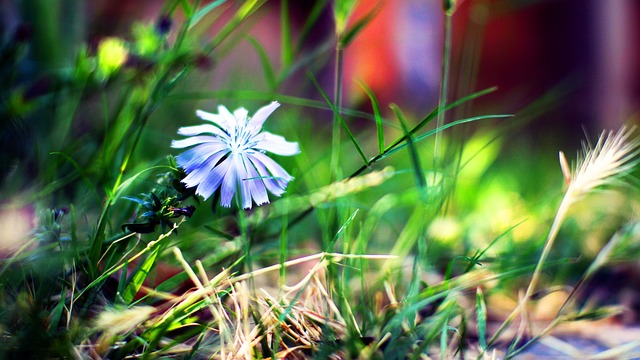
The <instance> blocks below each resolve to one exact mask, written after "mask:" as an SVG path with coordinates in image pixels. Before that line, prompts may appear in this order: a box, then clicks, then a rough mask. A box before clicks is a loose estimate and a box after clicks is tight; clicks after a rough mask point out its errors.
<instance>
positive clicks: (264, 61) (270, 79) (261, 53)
mask: <svg viewBox="0 0 640 360" xmlns="http://www.w3.org/2000/svg"><path fill="white" fill-rule="evenodd" d="M247 41H249V43H250V44H251V45H252V46H253V47H254V48H255V49H256V52H257V53H258V57H259V58H260V64H261V65H262V71H263V72H264V77H265V79H266V80H267V84H268V85H269V89H271V90H275V89H276V88H277V87H278V82H277V81H276V75H275V72H274V71H273V66H271V62H270V61H269V56H268V55H267V51H266V50H265V49H264V46H262V44H260V43H259V42H258V40H256V39H255V38H254V37H252V36H248V37H247Z"/></svg>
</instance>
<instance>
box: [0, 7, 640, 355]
mask: <svg viewBox="0 0 640 360" xmlns="http://www.w3.org/2000/svg"><path fill="white" fill-rule="evenodd" d="M64 4H66V3H65V2H60V3H57V2H56V3H55V4H54V3H52V4H49V5H47V6H44V5H43V6H44V7H43V8H42V9H39V10H38V11H37V13H34V14H35V15H34V16H35V19H40V17H45V19H41V20H42V21H41V22H38V23H37V24H35V25H34V26H33V28H32V31H33V34H32V35H31V36H32V38H30V37H28V36H26V37H24V38H23V36H22V35H20V34H21V33H19V32H16V34H15V35H10V36H7V37H6V38H5V39H3V43H2V48H1V54H2V61H3V66H2V69H1V79H2V80H3V81H4V82H3V83H4V84H6V85H5V86H3V88H2V89H1V90H0V98H1V101H2V108H1V109H0V112H1V114H2V121H3V123H2V125H3V130H2V144H3V145H2V146H3V150H6V151H3V155H2V163H1V164H0V165H2V166H3V168H5V169H7V171H6V173H4V174H3V175H2V178H1V181H2V183H1V186H2V188H1V190H0V191H1V194H2V206H3V207H2V209H1V212H0V224H1V225H2V232H1V234H2V236H3V238H2V239H0V241H2V243H1V244H0V245H2V248H0V255H2V258H1V260H0V279H1V280H0V290H1V291H0V305H1V306H0V331H1V332H2V333H3V336H4V338H3V339H4V340H3V343H2V345H0V352H1V353H2V355H3V356H8V357H16V356H19V355H25V356H26V355H29V356H37V357H41V358H48V357H74V358H86V357H93V358H97V357H103V358H105V357H106V358H114V359H116V358H127V357H130V356H138V357H141V358H156V357H163V356H176V357H181V358H204V357H206V358H209V357H213V358H233V357H238V356H243V357H246V358H276V357H277V358H280V357H287V356H288V357H291V358H296V357H297V358H304V357H307V358H318V357H328V356H332V357H337V358H340V357H342V358H351V357H357V356H360V357H362V358H420V357H421V356H424V355H429V356H432V357H438V356H439V357H441V358H449V357H453V356H458V357H464V356H465V355H469V356H481V354H482V353H483V352H485V351H487V350H494V349H501V350H503V351H504V350H506V349H509V350H508V351H509V353H508V354H507V356H511V355H513V354H515V353H517V352H519V351H521V348H519V347H520V346H521V345H523V344H524V343H522V342H520V341H519V339H521V338H523V336H524V335H525V334H524V333H523V331H522V329H525V328H526V327H527V326H525V325H526V320H527V318H526V317H523V318H522V319H523V322H522V324H524V325H523V326H521V327H520V328H519V329H518V331H514V332H512V333H509V332H508V331H506V329H507V326H508V325H509V324H510V323H511V321H512V320H514V319H515V317H516V315H522V314H526V312H525V311H524V307H525V305H526V303H535V302H536V301H538V300H539V299H541V298H544V297H545V295H546V294H547V293H549V292H551V290H552V289H554V288H553V287H552V286H554V285H569V286H573V285H579V286H576V287H575V288H574V292H572V293H571V295H570V296H569V295H567V297H566V299H567V300H566V302H565V304H564V305H563V306H562V307H561V308H558V309H557V310H558V313H557V314H554V317H552V318H551V319H547V320H548V322H547V324H550V325H549V326H548V327H547V328H546V329H544V331H542V332H541V333H535V334H529V336H530V337H532V338H533V339H537V338H538V337H537V336H538V335H544V334H546V333H547V332H548V331H551V330H552V328H553V327H554V326H557V325H558V324H560V323H562V322H567V321H574V320H582V319H596V318H601V317H605V316H609V315H612V314H616V313H617V311H618V310H619V309H618V308H617V307H613V308H607V307H599V304H596V306H595V307H594V308H582V307H581V306H582V305H581V302H582V301H583V299H584V298H582V297H580V295H582V294H581V292H582V291H583V289H584V287H583V286H584V285H585V284H588V282H589V281H590V280H591V279H592V278H593V276H594V274H595V273H597V271H599V270H600V269H602V268H604V267H606V266H608V265H609V264H613V263H616V262H622V261H633V260H634V259H635V255H636V254H637V253H638V251H637V249H636V248H637V246H635V245H634V244H635V242H634V240H635V239H636V237H637V231H636V227H635V226H634V225H633V224H634V221H635V219H634V218H633V217H632V216H629V215H628V214H629V213H631V212H632V210H633V208H634V206H635V204H636V202H635V200H634V199H633V198H632V197H631V196H627V197H611V196H610V195H607V197H606V198H605V197H597V196H595V197H594V196H589V197H587V198H586V199H583V200H581V202H578V203H571V204H570V205H572V206H571V208H570V209H569V208H564V207H562V209H561V210H562V211H560V214H561V216H560V219H561V220H559V221H558V222H556V225H555V226H554V228H553V229H554V230H553V231H552V235H553V236H551V235H550V236H549V238H552V239H553V240H550V241H548V242H547V244H548V246H547V247H546V248H545V252H544V255H543V256H542V257H541V256H540V252H541V250H542V248H543V245H542V244H541V242H542V241H543V239H544V238H545V236H546V235H547V232H548V231H549V228H550V227H551V226H552V221H553V217H554V216H555V215H556V211H557V207H558V204H560V201H561V199H562V196H563V191H564V190H565V189H564V188H563V174H562V171H561V169H560V166H559V165H557V162H556V159H555V153H556V151H557V150H558V149H552V151H545V149H535V148H532V147H528V146H527V144H526V142H525V141H524V140H523V141H522V142H519V141H517V140H516V141H514V140H513V137H512V136H511V135H510V134H512V133H511V131H515V130H512V129H513V128H512V124H513V122H517V121H518V120H519V119H518V118H517V117H516V118H515V119H514V118H512V117H511V115H508V114H484V113H482V112H480V111H474V109H473V100H475V99H477V98H481V97H482V96H484V95H485V94H487V93H490V92H495V91H496V89H486V90H480V91H476V90H475V89H468V91H467V92H466V93H467V94H468V95H466V96H461V97H460V98H457V99H449V100H448V101H447V99H446V96H442V102H441V103H440V105H439V106H438V107H437V108H436V109H434V110H433V111H432V112H430V113H428V114H413V113H410V112H408V111H405V110H403V109H402V108H401V107H399V106H397V105H394V104H383V103H381V102H380V100H379V99H378V98H377V96H376V94H375V92H374V91H372V90H371V89H370V88H369V87H368V85H367V84H366V83H363V82H361V87H362V88H363V89H364V91H365V93H366V95H367V101H368V102H369V103H370V104H371V107H372V111H371V112H370V113H369V112H368V111H364V110H362V109H356V108H351V106H352V104H349V103H346V102H345V101H344V94H343V91H344V88H343V85H344V83H345V82H350V81H352V80H353V79H346V78H345V74H344V72H343V70H342V64H341V62H342V61H343V57H344V56H347V55H345V53H344V50H345V49H347V48H348V47H349V46H350V44H351V43H352V41H354V40H355V39H357V38H358V36H359V35H360V34H361V31H362V30H363V29H365V28H366V27H367V26H368V25H369V23H370V22H371V21H372V19H374V18H375V16H376V15H377V12H378V11H380V8H377V7H374V8H373V9H372V10H371V11H369V12H365V14H364V15H363V16H362V17H354V16H355V15H354V14H356V13H355V12H354V9H355V8H354V6H357V1H336V2H335V4H333V3H331V4H330V3H329V2H328V1H322V0H321V1H316V2H315V5H314V6H313V7H312V8H311V12H310V15H309V16H308V18H305V19H303V20H304V21H303V22H302V25H301V26H300V24H298V26H300V28H301V29H302V31H301V33H300V34H296V33H295V32H294V30H293V29H294V24H293V23H292V20H291V17H290V16H289V15H290V14H289V12H288V11H289V9H288V7H287V4H288V2H287V1H282V2H281V6H282V7H281V8H280V9H279V11H277V13H278V14H279V22H278V24H277V25H276V26H279V27H280V29H279V30H280V36H279V39H280V41H279V42H278V43H277V46H278V47H279V49H273V48H271V47H272V46H274V45H273V44H272V43H264V42H263V41H261V40H260V38H259V37H257V36H256V37H252V36H251V35H249V34H252V26H254V25H255V26H258V25H256V24H259V18H260V17H265V16H267V15H268V14H270V13H271V12H274V11H275V10H276V9H274V8H273V7H269V6H270V5H271V4H267V3H266V2H264V1H255V0H249V1H244V2H241V3H237V4H236V3H227V2H226V1H213V2H209V3H200V2H198V1H195V2H192V1H167V2H166V3H165V5H164V7H163V8H162V12H161V13H159V14H157V16H156V18H157V21H156V22H155V23H151V24H145V23H136V24H133V25H132V31H131V33H129V34H128V35H126V36H124V37H122V38H119V37H110V38H106V39H102V40H101V41H99V43H98V45H97V46H95V47H94V46H90V45H89V44H87V43H83V44H82V45H80V44H77V46H75V47H73V46H72V45H68V44H66V43H65V46H71V47H73V51H71V52H72V53H73V55H74V56H73V57H72V58H69V59H66V58H64V56H62V55H61V54H59V53H58V52H57V51H58V50H56V49H57V48H56V47H55V46H53V45H52V44H53V43H55V41H53V42H50V43H43V42H42V41H41V39H42V37H44V36H45V35H47V36H51V37H54V38H55V39H54V40H56V41H58V40H60V41H61V44H62V40H69V39H68V38H67V37H66V35H63V34H62V33H61V29H62V28H63V27H64V26H63V23H62V22H60V23H59V24H56V23H55V22H51V21H53V20H52V19H51V18H49V19H48V20H49V21H45V20H47V19H46V17H47V16H48V15H47V14H48V13H47V11H45V10H56V11H62V10H63V9H64V6H63V5H64ZM330 9H333V11H332V12H331V16H333V19H334V21H335V25H336V26H335V28H333V29H332V31H333V32H332V33H330V34H327V35H326V39H327V41H326V42H323V41H319V42H317V43H314V44H312V46H306V47H305V46H301V45H296V40H298V41H302V40H304V39H305V37H307V36H308V35H309V34H310V33H312V32H313V31H314V30H315V29H320V28H322V24H321V23H320V22H319V18H320V14H321V13H322V12H323V11H327V10H330ZM450 10H451V9H450ZM78 11H79V10H77V9H76V10H69V16H71V17H73V16H76V15H77V14H76V12H78ZM447 16H448V17H450V16H451V11H449V14H448V15H447ZM449 26H450V24H449ZM211 28H214V29H216V31H215V32H212V30H211ZM19 31H22V30H19ZM49 31H50V33H49ZM81 34H82V31H81V30H78V33H77V34H75V35H74V36H75V37H81ZM19 35H20V36H19ZM23 35H24V34H23ZM11 36H13V37H11ZM298 44H300V43H298ZM327 44H329V45H331V46H327ZM447 45H451V44H447ZM43 53H46V54H49V55H48V56H53V55H56V54H57V55H56V56H58V57H59V58H56V59H57V60H56V59H54V58H51V59H49V61H46V62H44V61H43V59H45V58H46V56H44V55H42V54H43ZM64 53H65V54H66V53H67V52H64ZM274 53H279V54H280V55H279V56H280V59H279V61H278V60H273V56H274V55H273V54H274ZM248 54H249V55H248ZM250 56H251V57H252V59H253V60H254V61H253V62H252V61H248V60H247V57H250ZM65 59H66V60H65ZM71 59H73V60H71ZM331 59H333V60H334V61H335V62H333V65H331V64H332V62H331V61H330V60H331ZM447 61H448V59H446V58H445V62H447ZM331 66H333V68H331ZM328 73H330V74H331V75H329V76H327V74H328ZM445 74H446V72H445ZM447 81H448V79H447V78H446V76H445V78H444V79H443V82H444V84H443V85H446V82H447ZM212 83H213V84H216V86H215V87H214V88H212V86H211V84H212ZM327 84H330V85H327ZM443 88H444V89H445V90H444V94H446V86H443ZM284 89H287V90H289V91H287V92H285V91H284ZM291 89H294V91H290V90H291ZM498 93H499V91H498ZM268 100H278V101H280V102H281V103H282V104H283V106H282V108H281V109H280V110H278V112H277V113H276V114H274V117H277V120H276V121H271V122H270V123H269V124H268V125H267V126H268V127H269V131H274V132H276V133H279V134H286V137H287V139H291V140H294V141H297V142H299V144H300V147H301V150H302V152H301V154H299V155H297V156H295V157H292V158H283V159H278V161H279V163H281V164H282V165H283V167H284V168H286V169H288V171H290V172H291V173H292V174H293V175H294V176H295V178H296V179H295V180H294V181H293V182H291V183H290V184H289V187H288V189H287V193H286V194H285V196H283V198H281V199H273V198H272V199H271V200H272V203H271V204H268V205H265V206H262V207H258V208H254V209H253V210H251V211H244V210H238V209H235V208H232V209H225V208H222V207H220V206H219V205H218V204H217V201H215V200H214V201H211V200H208V201H206V202H205V201H202V199H198V198H197V197H195V196H193V192H192V191H189V189H185V188H184V187H183V186H180V179H181V178H182V177H183V176H184V174H183V173H181V171H180V169H178V168H176V165H175V162H174V161H173V160H172V159H171V158H169V159H167V156H169V155H175V154H174V153H173V152H172V150H171V149H170V147H169V144H170V142H171V140H172V139H173V138H174V137H175V135H176V131H177V129H178V128H179V127H180V126H186V125H190V124H193V121H194V120H195V116H194V115H193V111H194V109H195V108H203V109H207V108H210V107H213V106H215V105H217V104H226V105H228V106H231V108H234V107H236V106H243V107H246V108H249V109H255V108H257V107H258V106H260V105H261V104H264V103H265V102H266V101H268ZM536 104H537V105H536V106H532V108H533V107H535V109H533V110H531V112H536V111H538V112H539V111H541V110H540V108H544V107H545V104H547V103H546V102H544V101H541V102H538V103H536ZM534 105H535V104H534ZM363 108H366V107H363ZM534 110H535V111H534ZM542 110H544V109H542ZM531 112H528V113H527V114H530V113H531ZM462 113H465V114H469V115H466V116H464V117H460V118H453V117H449V118H448V121H446V122H445V121H444V119H445V117H444V115H445V114H462ZM449 116H453V115H449ZM523 117H526V114H524V115H523ZM438 119H439V120H440V124H438V125H436V124H434V123H437V122H438ZM460 129H464V130H460ZM470 129H473V131H471V130H470ZM463 134H469V135H468V136H464V137H462V135H463ZM436 136H438V137H436ZM440 136H441V137H440ZM629 136H630V135H629ZM623 137H624V136H623ZM623 140H624V141H625V142H624V143H625V144H627V142H628V145H623V144H619V145H620V146H623V148H624V146H628V148H626V149H627V150H629V151H628V154H629V155H630V157H629V158H626V159H625V161H623V162H622V163H620V164H617V163H613V164H611V165H612V167H613V168H614V170H616V169H617V170H624V171H623V172H624V173H630V172H632V171H633V165H635V161H634V160H633V159H632V156H635V155H636V152H637V150H636V148H635V146H636V145H637V142H636V140H634V139H633V138H632V137H629V138H625V139H623ZM532 151H539V153H536V152H532ZM434 158H435V159H434ZM436 160H437V161H436ZM580 163H581V162H578V164H580ZM587 163H589V161H587ZM577 166H580V165H577ZM591 166H594V165H591ZM592 169H593V168H592ZM598 170H602V169H601V167H597V166H595V170H594V171H596V172H597V171H598ZM617 170H616V171H613V173H616V174H614V175H619V174H617V172H620V171H617ZM580 171H582V170H580ZM580 171H578V173H580ZM565 175H566V174H565ZM601 175H603V176H602V177H603V178H604V179H609V175H612V174H609V173H602V174H601ZM569 178H571V176H569ZM578 178H580V176H579V175H576V176H575V178H573V179H574V180H575V179H578ZM616 179H618V178H617V177H616ZM605 182H608V180H607V181H605ZM596 185H597V186H594V187H597V188H599V185H601V184H599V183H598V184H596ZM569 186H570V187H569V189H571V185H569ZM588 190H592V189H590V188H589V189H588ZM585 192H590V191H585ZM602 199H605V200H604V202H603V200H602ZM613 201H616V203H615V204H616V207H615V208H613V207H612V206H610V205H611V203H612V202H613ZM192 207H193V208H192ZM51 209H53V210H51ZM193 209H195V210H193ZM616 209H620V210H617V211H616ZM629 223H631V225H629ZM560 225H562V226H560ZM623 225H624V226H623ZM27 229H31V230H27ZM556 230H557V231H558V232H557V233H556ZM556 237H557V244H555V246H552V245H554V244H553V242H554V241H556V240H555V238H556ZM604 244H607V245H606V246H605V245H604ZM603 246H605V247H604V249H602V247H603ZM601 249H602V250H601ZM547 256H548V258H547ZM536 264H538V268H537V269H536V270H535V272H534V269H535V268H536ZM531 274H535V275H534V279H535V280H531ZM527 285H529V290H528V291H527V293H526V295H525V296H524V299H523V300H520V299H518V295H517V294H518V290H519V289H524V288H526V287H527ZM500 297H502V298H508V299H510V300H511V304H510V307H507V308H503V307H502V305H501V304H504V302H498V301H495V299H498V298H500ZM518 301H521V303H520V304H519V305H517V304H518ZM533 306H534V307H535V304H533ZM509 312H511V313H512V315H511V317H508V314H509ZM496 314H498V315H496ZM496 318H497V319H496ZM505 319H507V321H505V322H504V323H503V324H504V327H502V328H501V329H500V330H498V331H496V329H495V327H492V326H491V324H490V322H491V321H494V322H495V321H496V320H497V322H498V323H500V321H502V320H505ZM503 330H505V331H503ZM500 335H502V337H501V336H500ZM512 340H513V343H512V344H511V346H509V343H508V342H509V341H512ZM34 344H37V345H34ZM505 344H507V345H505Z"/></svg>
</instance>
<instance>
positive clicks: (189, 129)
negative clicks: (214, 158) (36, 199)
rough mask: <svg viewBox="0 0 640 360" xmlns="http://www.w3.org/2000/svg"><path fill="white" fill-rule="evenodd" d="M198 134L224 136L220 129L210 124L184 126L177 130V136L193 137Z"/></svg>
mask: <svg viewBox="0 0 640 360" xmlns="http://www.w3.org/2000/svg"><path fill="white" fill-rule="evenodd" d="M200 134H213V135H218V136H223V135H226V134H225V133H224V131H222V130H220V128H218V127H217V126H215V125H211V124H204V125H195V126H184V127H181V128H180V129H178V135H184V136H194V135H200Z"/></svg>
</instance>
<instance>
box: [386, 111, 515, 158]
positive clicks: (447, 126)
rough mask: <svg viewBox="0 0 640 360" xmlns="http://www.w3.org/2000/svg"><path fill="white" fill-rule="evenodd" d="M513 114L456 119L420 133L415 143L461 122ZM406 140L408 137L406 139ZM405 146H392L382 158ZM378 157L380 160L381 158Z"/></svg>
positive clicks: (504, 116) (499, 117)
mask: <svg viewBox="0 0 640 360" xmlns="http://www.w3.org/2000/svg"><path fill="white" fill-rule="evenodd" d="M512 116H513V115H503V114H497V115H480V116H474V117H470V118H466V119H460V120H456V121H452V122H450V123H448V124H445V125H444V126H442V127H440V128H437V129H433V130H431V131H429V132H427V133H425V134H423V135H420V136H418V137H416V138H415V139H414V141H413V142H414V143H416V142H418V141H421V140H424V139H426V138H428V137H429V136H433V135H434V134H437V133H438V132H441V131H444V130H446V129H448V128H451V127H454V126H457V125H461V124H466V123H470V122H474V121H478V120H486V119H501V118H508V117H512ZM405 140H406V139H405ZM405 146H407V144H406V143H405V144H401V145H396V146H395V147H394V148H391V149H389V150H387V151H385V153H384V154H383V156H381V157H380V159H384V158H385V157H387V156H389V155H391V154H393V153H395V152H396V151H398V150H401V149H403V148H404V147H405ZM380 159H378V160H380Z"/></svg>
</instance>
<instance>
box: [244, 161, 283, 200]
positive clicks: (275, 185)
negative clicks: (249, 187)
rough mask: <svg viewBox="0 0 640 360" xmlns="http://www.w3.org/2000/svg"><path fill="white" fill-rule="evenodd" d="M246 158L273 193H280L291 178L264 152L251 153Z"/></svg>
mask: <svg viewBox="0 0 640 360" xmlns="http://www.w3.org/2000/svg"><path fill="white" fill-rule="evenodd" d="M248 158H249V159H250V160H251V163H252V164H253V165H254V166H255V167H256V169H257V170H258V173H259V174H260V176H261V177H262V180H263V181H264V184H265V186H266V187H267V190H269V192H271V193H272V194H274V195H277V196H280V195H282V194H283V193H284V190H285V189H286V188H287V183H288V182H289V181H291V180H293V177H292V176H291V175H289V174H288V173H287V172H286V171H285V170H284V169H283V168H282V167H281V166H280V165H278V164H277V163H276V162H275V161H273V160H272V159H271V158H269V157H268V156H266V155H264V154H261V153H253V154H249V155H248Z"/></svg>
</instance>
